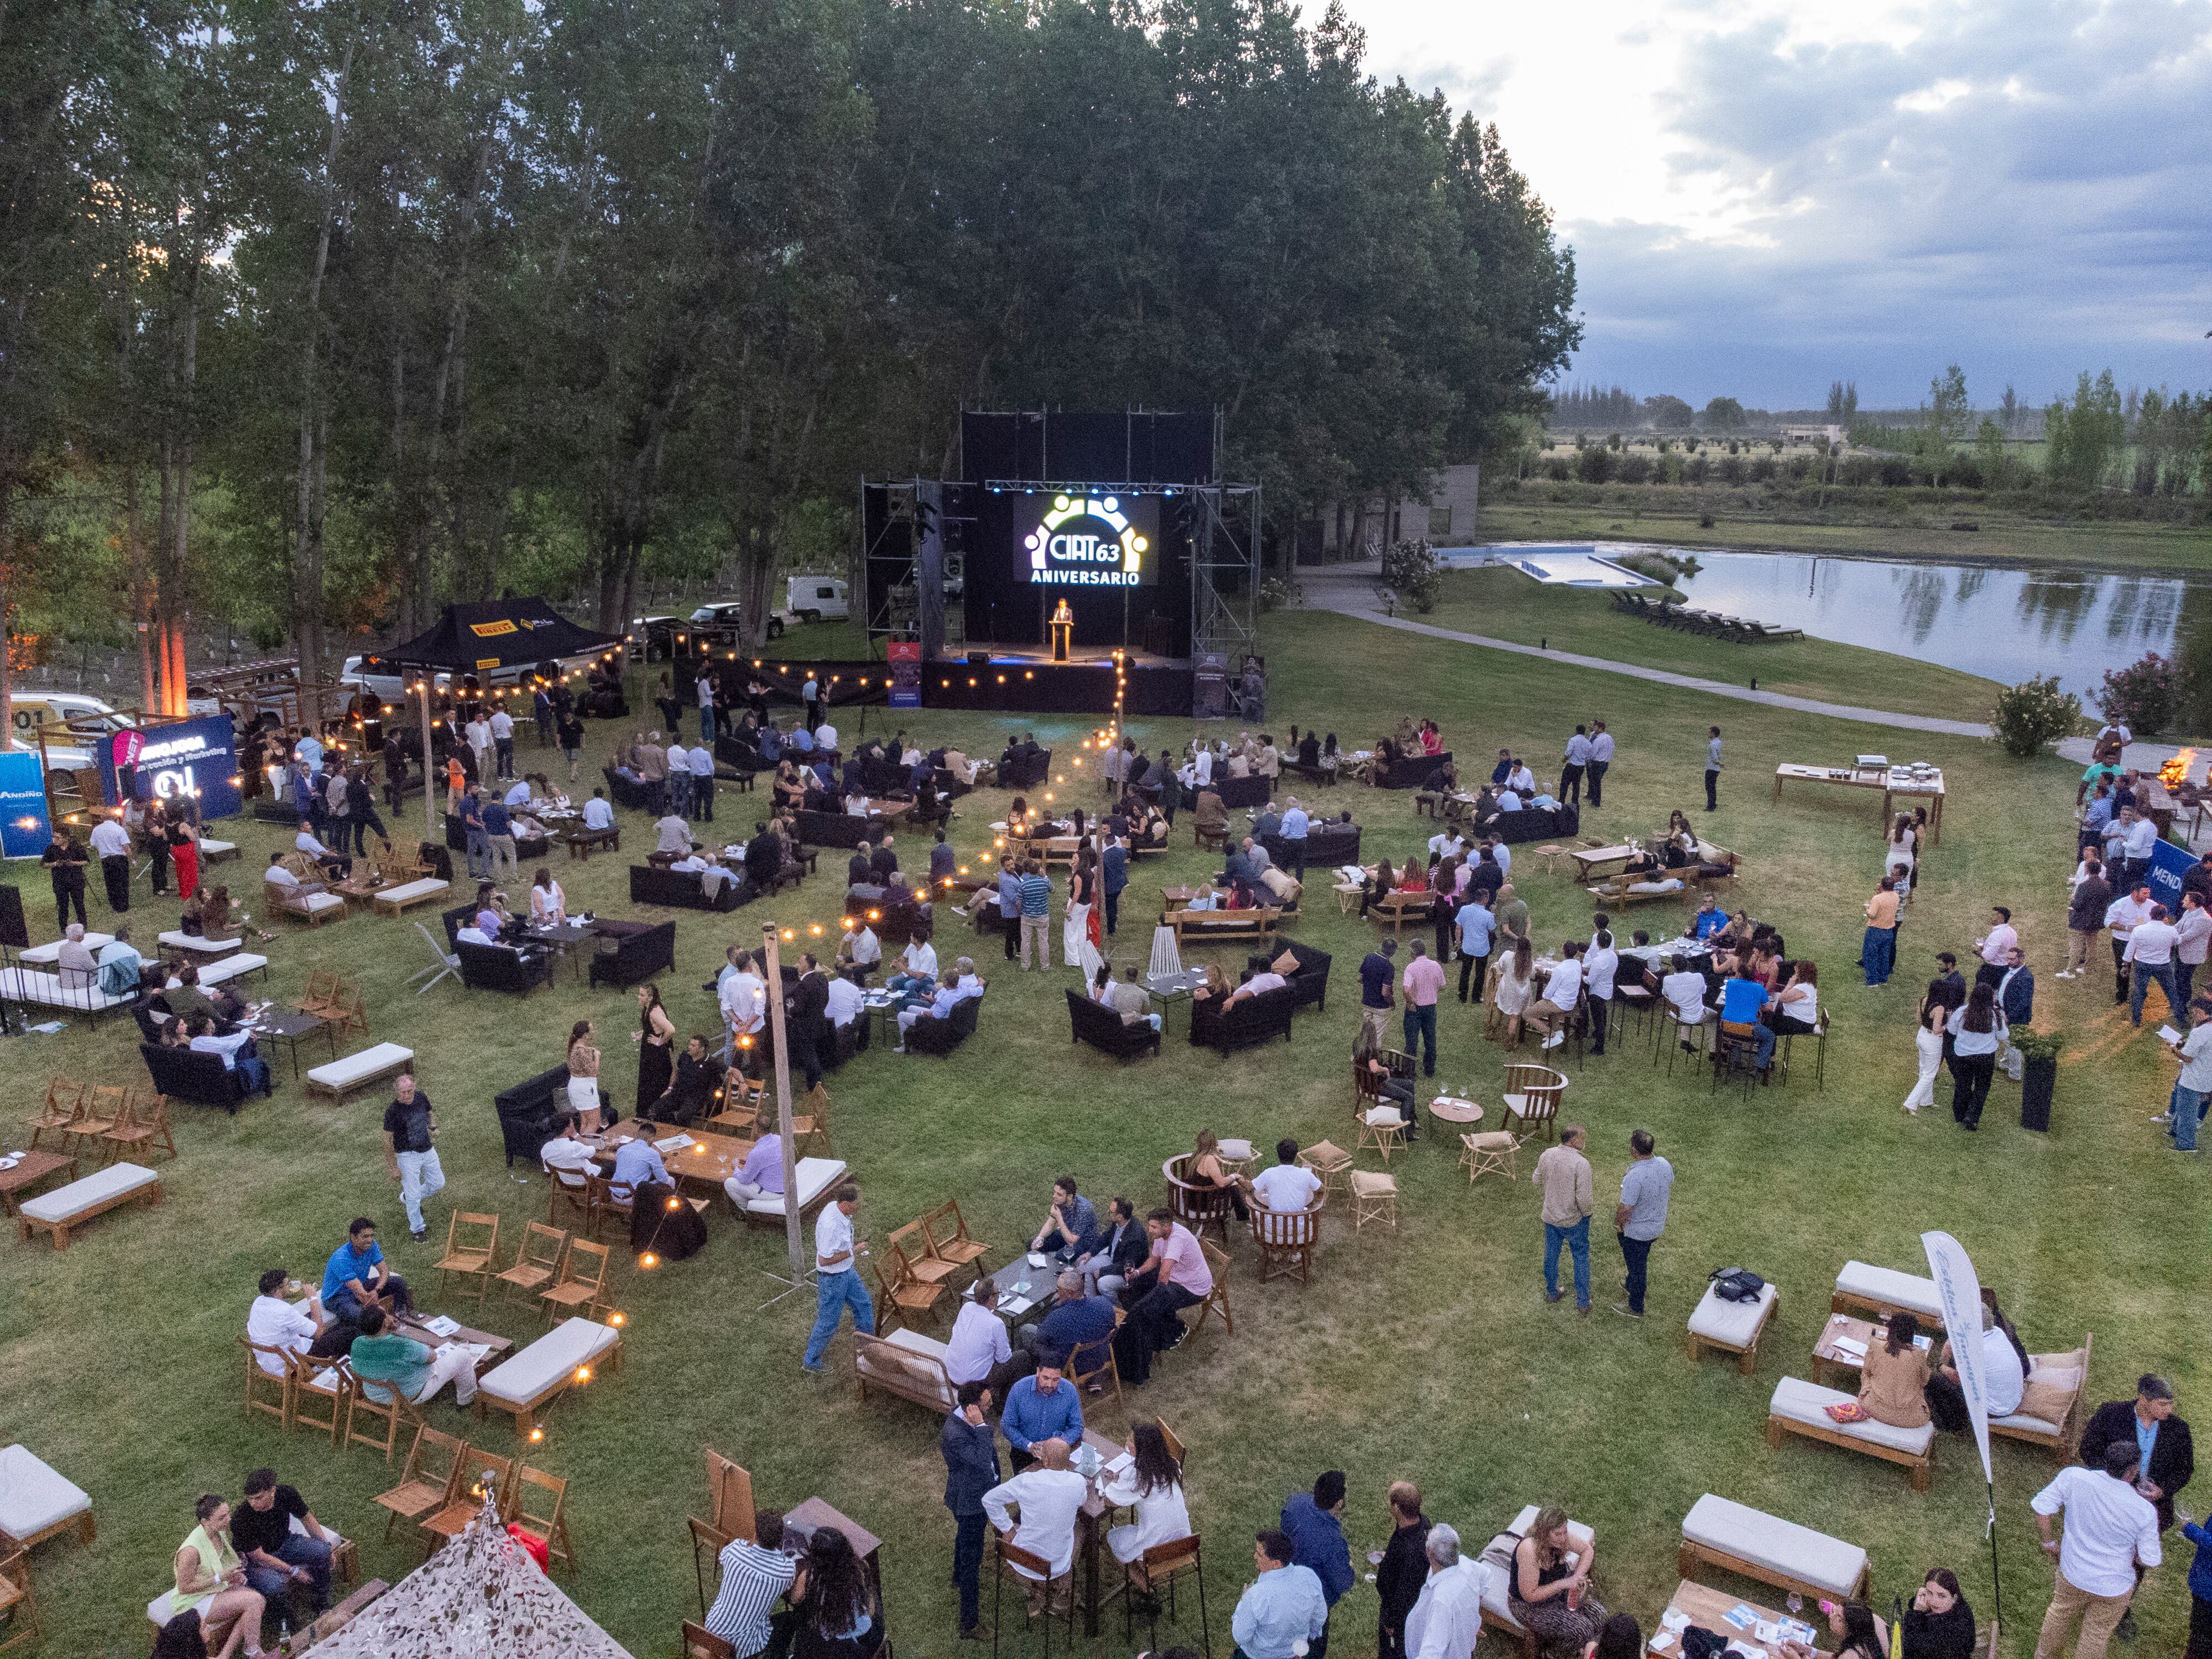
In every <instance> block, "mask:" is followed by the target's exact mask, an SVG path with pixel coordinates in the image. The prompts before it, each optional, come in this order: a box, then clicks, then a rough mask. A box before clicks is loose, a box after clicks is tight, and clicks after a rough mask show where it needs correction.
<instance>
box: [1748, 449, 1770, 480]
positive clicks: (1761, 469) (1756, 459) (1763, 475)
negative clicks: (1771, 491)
mask: <svg viewBox="0 0 2212 1659" xmlns="http://www.w3.org/2000/svg"><path fill="white" fill-rule="evenodd" d="M1773 477H1774V457H1773V456H1771V455H1757V456H1753V458H1752V463H1751V481H1752V483H1771V481H1772V479H1773Z"/></svg>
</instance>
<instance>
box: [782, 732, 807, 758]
mask: <svg viewBox="0 0 2212 1659" xmlns="http://www.w3.org/2000/svg"><path fill="white" fill-rule="evenodd" d="M783 742H784V746H785V747H786V748H787V749H792V750H797V751H798V752H799V754H802V755H811V754H812V753H813V752H814V733H812V732H810V731H808V730H807V729H806V728H805V726H793V727H792V728H791V735H790V736H789V737H787V738H785V739H784V740H783Z"/></svg>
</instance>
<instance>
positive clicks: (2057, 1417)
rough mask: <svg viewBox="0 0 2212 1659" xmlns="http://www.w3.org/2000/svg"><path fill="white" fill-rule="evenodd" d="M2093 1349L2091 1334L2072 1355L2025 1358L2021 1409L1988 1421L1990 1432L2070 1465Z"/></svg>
mask: <svg viewBox="0 0 2212 1659" xmlns="http://www.w3.org/2000/svg"><path fill="white" fill-rule="evenodd" d="M2095 1347H2096V1336H2095V1334H2094V1333H2090V1334H2087V1335H2084V1336H2083V1337H2082V1339H2081V1346H2080V1347H2078V1348H2076V1349H2075V1350H2074V1351H2073V1352H2071V1353H2032V1354H2030V1355H2028V1357H2027V1389H2026V1390H2025V1391H2024V1392H2023V1393H2022V1395H2021V1401H2020V1409H2019V1410H2018V1411H2016V1412H2015V1413H2012V1414H2011V1415H2010V1416H2008V1417H1993V1418H1991V1419H1990V1433H1991V1434H1995V1435H2002V1436H2003V1437H2005V1438H2006V1439H2008V1440H2025V1441H2027V1442H2028V1443H2030V1444H2032V1445H2037V1446H2043V1447H2046V1448H2048V1449H2050V1450H2051V1451H2053V1452H2056V1453H2057V1455H2058V1461H2059V1462H2061V1463H2062V1464H2063V1463H2069V1462H2072V1461H2073V1457H2074V1443H2075V1440H2076V1439H2077V1438H2078V1437H2080V1435H2081V1395H2082V1392H2083V1384H2085V1383H2087V1381H2088V1377H2089V1356H2090V1354H2091V1352H2093V1350H2094V1349H2095Z"/></svg>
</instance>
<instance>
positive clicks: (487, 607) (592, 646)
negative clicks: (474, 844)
mask: <svg viewBox="0 0 2212 1659" xmlns="http://www.w3.org/2000/svg"><path fill="white" fill-rule="evenodd" d="M622 648H623V641H622V638H621V636H620V635H615V634H599V633H594V632H593V631H592V629H588V628H580V627H578V626H577V625H576V624H575V623H572V622H570V621H569V620H568V618H567V617H563V616H562V615H561V614H560V613H559V612H558V611H555V610H554V609H553V607H552V606H551V605H548V604H547V603H546V602H545V601H544V599H513V598H508V599H484V600H480V601H478V602H477V603H475V604H471V605H447V607H446V608H445V611H444V612H443V613H442V614H441V616H440V617H439V618H438V620H437V622H436V623H434V624H432V625H431V626H430V627H429V628H428V629H425V630H424V631H423V632H422V633H420V634H417V635H416V636H415V637H414V638H413V639H411V640H409V641H406V642H405V643H404V644H403V645H396V646H394V647H392V648H391V649H390V650H389V651H381V652H379V653H376V654H375V655H374V656H372V657H369V658H368V659H365V660H364V661H363V662H362V671H363V672H364V673H385V674H396V675H398V677H399V678H400V680H401V683H402V684H405V683H406V677H407V675H408V674H409V673H410V672H414V673H419V674H421V675H422V678H421V680H420V681H419V682H417V684H418V685H419V687H420V689H421V690H422V766H423V770H424V774H425V781H424V787H423V790H422V826H423V833H424V835H425V836H427V837H428V838H429V839H431V840H434V841H435V840H437V839H439V836H438V835H437V829H436V823H435V817H434V811H433V808H432V805H431V802H432V800H433V799H434V798H435V795H436V794H437V791H436V789H435V787H432V786H431V785H430V783H429V781H428V771H429V768H430V759H431V752H432V751H431V748H430V725H431V720H430V698H431V696H432V693H433V690H434V689H435V685H436V679H435V676H436V675H438V674H440V673H447V674H451V675H453V676H454V677H455V678H456V680H457V681H458V679H459V677H460V676H463V675H468V674H478V675H490V674H495V673H498V672H500V671H501V670H505V669H513V668H522V667H535V666H536V665H538V664H541V663H558V662H562V661H564V660H573V659H575V658H578V657H599V656H608V655H611V654H613V653H617V652H619V651H621V650H622ZM456 689H457V690H458V686H457V687H456Z"/></svg>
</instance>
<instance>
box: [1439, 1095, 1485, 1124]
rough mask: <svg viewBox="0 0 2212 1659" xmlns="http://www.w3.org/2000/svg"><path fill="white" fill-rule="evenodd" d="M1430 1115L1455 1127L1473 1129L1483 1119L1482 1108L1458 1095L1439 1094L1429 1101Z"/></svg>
mask: <svg viewBox="0 0 2212 1659" xmlns="http://www.w3.org/2000/svg"><path fill="white" fill-rule="evenodd" d="M1429 1115H1430V1116H1431V1117H1432V1118H1435V1119H1436V1120H1437V1121H1438V1122H1439V1123H1449V1124H1450V1125H1451V1126H1452V1127H1454V1128H1455V1129H1472V1128H1473V1127H1474V1126H1475V1125H1476V1124H1478V1123H1480V1122H1481V1121H1482V1108H1481V1107H1480V1106H1478V1105H1476V1104H1475V1103H1474V1102H1473V1101H1471V1100H1462V1099H1461V1098H1460V1097H1458V1096H1456V1095H1438V1096H1437V1097H1436V1098H1435V1099H1434V1100H1432V1101H1431V1102H1430V1103H1429Z"/></svg>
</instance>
